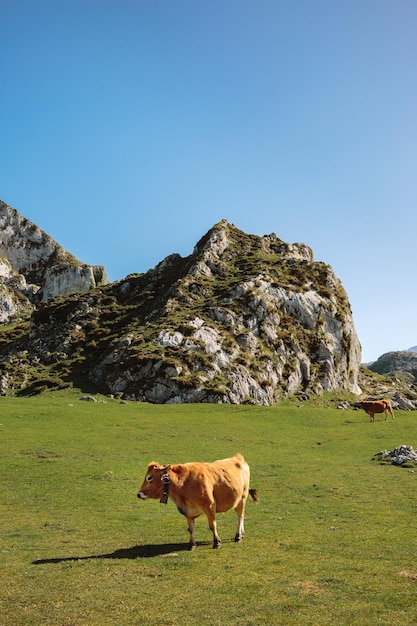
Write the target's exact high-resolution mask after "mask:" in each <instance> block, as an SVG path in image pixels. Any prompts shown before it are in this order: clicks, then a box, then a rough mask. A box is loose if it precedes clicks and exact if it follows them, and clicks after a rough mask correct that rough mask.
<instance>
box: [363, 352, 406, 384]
mask: <svg viewBox="0 0 417 626" xmlns="http://www.w3.org/2000/svg"><path fill="white" fill-rule="evenodd" d="M368 369H370V370H371V371H372V372H377V373H378V374H385V375H390V376H393V377H395V376H397V377H403V378H406V379H407V380H408V381H409V382H410V383H413V384H417V354H416V353H415V352H413V351H410V350H403V351H398V352H386V353H385V354H382V355H381V356H380V357H379V358H378V360H377V361H375V362H374V363H372V364H371V365H369V366H368Z"/></svg>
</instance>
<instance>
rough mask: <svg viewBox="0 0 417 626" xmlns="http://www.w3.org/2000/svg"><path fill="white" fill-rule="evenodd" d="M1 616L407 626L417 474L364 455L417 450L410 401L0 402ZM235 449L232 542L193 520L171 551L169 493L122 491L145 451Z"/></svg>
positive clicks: (178, 458) (54, 621) (180, 458)
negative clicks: (238, 487) (149, 497)
mask: <svg viewBox="0 0 417 626" xmlns="http://www.w3.org/2000/svg"><path fill="white" fill-rule="evenodd" d="M0 410H1V419H0V422H1V425H0V487H1V493H2V498H1V503H0V507H1V515H0V536H1V550H0V559H1V561H0V565H1V567H0V572H1V573H0V581H1V589H2V592H1V597H0V616H1V618H0V623H2V624H13V626H23V625H24V626H29V625H34V624H36V625H38V624H39V625H40V624H42V626H62V625H64V624H65V625H66V626H81V625H82V626H110V625H111V626H113V625H116V624H117V625H118V626H124V625H126V626H127V625H129V626H130V625H132V624H140V625H142V626H148V625H149V626H151V625H152V626H162V625H164V626H168V625H172V626H174V625H175V626H176V625H178V626H180V625H181V626H196V625H197V626H199V625H204V624H207V625H210V626H215V625H222V626H224V625H226V624H235V623H239V624H241V625H246V626H249V625H253V626H255V625H256V626H258V625H259V624H267V625H271V624H284V625H287V624H288V625H292V624H294V625H297V626H300V625H307V624H309V625H310V624H311V625H313V624H314V625H315V626H317V625H318V624H332V625H334V624H350V623H351V624H359V625H360V624H363V625H367V626H368V625H369V624H371V623H381V624H382V623H401V624H403V625H407V624H410V625H411V624H414V623H415V622H416V619H417V608H416V604H415V596H416V589H417V587H416V585H417V564H416V559H415V555H416V549H417V537H416V532H415V525H416V515H417V495H416V493H417V491H416V485H417V483H416V481H417V472H415V470H413V469H411V468H408V469H406V468H398V467H394V466H386V465H379V464H377V463H375V461H372V460H371V458H372V456H373V455H374V454H375V453H376V452H378V451H379V450H381V449H383V448H388V449H392V448H394V447H395V446H396V445H399V444H410V445H413V446H416V445H417V436H416V428H415V420H416V417H415V413H413V412H399V411H397V412H396V420H395V421H394V422H393V421H387V422H384V421H381V420H380V419H379V420H378V419H377V421H376V422H375V423H373V424H370V423H369V421H368V416H367V415H365V413H363V412H361V411H353V410H346V411H340V410H336V409H333V408H328V407H325V406H322V407H320V406H312V405H309V404H308V403H306V404H304V405H299V404H297V403H291V402H290V401H286V402H285V403H282V404H280V405H279V406H275V407H254V406H230V405H207V404H201V405H168V406H160V405H148V404H145V403H142V404H137V403H124V404H121V403H118V402H117V401H111V400H107V401H106V402H97V403H90V402H82V401H80V400H79V394H77V393H76V391H61V392H56V393H55V394H42V395H39V396H35V397H33V398H10V397H1V398H0ZM237 451H240V452H242V453H243V454H244V456H245V457H246V459H247V461H248V462H249V464H250V465H251V469H252V486H253V487H256V488H257V489H258V490H259V492H260V503H259V504H258V505H255V504H253V503H252V502H249V503H248V505H247V516H246V537H245V540H244V541H243V542H242V543H241V544H235V543H234V542H233V541H232V538H233V536H234V533H235V530H236V528H235V526H236V516H235V514H234V512H229V513H226V514H221V515H219V519H218V530H219V534H220V537H221V538H222V540H223V546H222V548H221V550H213V549H212V548H211V533H210V531H209V530H208V528H207V523H206V520H205V518H199V519H198V520H197V524H196V537H197V542H198V547H197V549H196V550H195V551H194V552H188V551H186V549H185V548H186V545H187V542H188V533H187V530H186V523H185V520H184V518H183V517H182V516H181V515H179V513H178V512H177V510H176V508H175V506H174V505H173V503H172V502H170V503H169V504H168V505H167V506H164V505H161V504H159V503H158V501H146V502H139V501H138V500H137V498H136V493H137V490H138V487H139V486H140V484H141V482H142V479H143V476H144V473H145V470H146V466H147V464H148V462H149V461H151V460H158V461H160V462H164V463H169V462H184V461H187V460H214V459H216V458H221V457H225V456H229V455H232V454H234V453H235V452H237Z"/></svg>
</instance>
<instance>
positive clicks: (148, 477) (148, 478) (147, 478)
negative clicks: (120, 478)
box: [146, 474, 153, 483]
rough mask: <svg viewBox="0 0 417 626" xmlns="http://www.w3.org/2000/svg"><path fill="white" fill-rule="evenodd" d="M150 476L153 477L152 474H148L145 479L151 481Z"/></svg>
mask: <svg viewBox="0 0 417 626" xmlns="http://www.w3.org/2000/svg"><path fill="white" fill-rule="evenodd" d="M152 478H153V476H151V475H150V474H149V476H147V477H146V480H147V481H148V483H150V482H151V480H152Z"/></svg>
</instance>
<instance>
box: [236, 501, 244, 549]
mask: <svg viewBox="0 0 417 626" xmlns="http://www.w3.org/2000/svg"><path fill="white" fill-rule="evenodd" d="M245 504H246V500H245V499H244V498H242V500H241V501H240V502H239V504H238V505H237V507H236V515H237V532H236V535H235V541H236V543H238V542H239V541H242V539H243V537H244V535H245V526H244V523H245Z"/></svg>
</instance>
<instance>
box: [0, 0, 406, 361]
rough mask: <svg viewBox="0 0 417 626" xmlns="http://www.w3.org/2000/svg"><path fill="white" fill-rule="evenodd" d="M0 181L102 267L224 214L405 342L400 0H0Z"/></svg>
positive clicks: (198, 230) (379, 339)
mask: <svg viewBox="0 0 417 626" xmlns="http://www.w3.org/2000/svg"><path fill="white" fill-rule="evenodd" d="M0 23H1V38H0V77H1V98H0V130H1V132H0V137H1V156H0V165H1V167H0V198H1V199H2V200H4V201H5V202H7V203H8V204H10V205H11V206H13V207H14V208H15V209H17V210H18V211H19V212H20V213H21V214H22V215H24V216H25V217H27V218H28V219H30V220H32V221H33V222H35V223H36V224H37V225H38V226H39V227H41V228H42V229H43V230H45V231H46V232H47V233H49V234H50V235H52V236H53V237H54V238H55V239H56V240H57V241H58V242H59V243H60V244H61V245H63V246H64V247H65V248H66V249H67V250H69V251H70V252H72V253H73V254H75V255H76V256H77V257H78V258H79V259H80V260H81V261H83V262H85V263H91V264H102V265H104V266H105V267H106V269H107V272H108V274H109V277H110V279H111V280H116V279H120V278H123V277H124V276H126V275H127V274H129V273H132V272H143V271H146V270H148V269H149V268H150V267H153V266H154V265H155V264H156V263H158V262H159V261H160V260H162V259H163V258H164V257H165V256H167V255H168V254H171V253H173V252H178V253H180V254H181V255H183V256H186V255H188V254H190V253H191V252H192V249H193V247H194V244H195V243H196V242H197V241H198V239H199V238H200V237H201V236H202V235H203V234H204V233H205V232H207V230H209V229H210V228H211V227H212V226H213V224H215V223H216V222H218V221H219V220H221V219H223V218H225V219H227V220H229V221H230V222H232V223H234V224H235V225H236V226H237V227H238V228H240V229H242V230H244V231H246V232H248V233H255V234H258V235H264V234H268V233H271V232H275V233H276V234H277V235H278V236H279V237H280V238H281V239H284V240H285V241H288V242H303V243H306V244H308V245H309V246H311V248H312V249H313V252H314V257H315V259H316V260H318V261H324V262H325V263H328V264H329V265H331V266H332V267H333V269H334V271H335V272H336V274H337V276H338V277H339V278H340V279H341V280H342V283H343V285H344V286H345V288H346V290H347V293H348V296H349V299H350V302H351V305H352V310H353V315H354V320H355V325H356V329H357V332H358V335H359V338H360V340H361V343H362V347H363V361H365V362H366V361H370V360H374V359H376V358H377V357H378V356H380V355H381V354H382V353H384V352H387V351H390V350H401V349H406V348H409V347H410V346H412V345H416V344H417V328H416V319H417V290H416V238H417V132H416V130H417V114H416V112H417V72H416V70H417V37H416V24H417V2H416V0H337V1H336V0H256V1H255V0H146V1H145V0H19V1H15V2H12V1H6V0H0Z"/></svg>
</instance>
